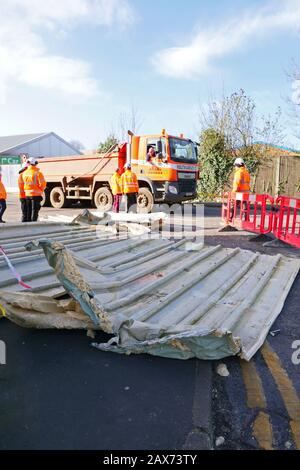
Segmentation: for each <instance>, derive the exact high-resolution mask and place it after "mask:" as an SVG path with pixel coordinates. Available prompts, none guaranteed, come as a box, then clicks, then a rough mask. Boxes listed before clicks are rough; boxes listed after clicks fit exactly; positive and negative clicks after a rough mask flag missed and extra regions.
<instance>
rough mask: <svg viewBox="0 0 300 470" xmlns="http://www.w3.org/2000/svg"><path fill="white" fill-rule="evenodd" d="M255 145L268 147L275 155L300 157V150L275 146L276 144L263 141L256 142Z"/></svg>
mask: <svg viewBox="0 0 300 470" xmlns="http://www.w3.org/2000/svg"><path fill="white" fill-rule="evenodd" d="M254 144H255V145H266V146H268V147H269V149H272V150H273V153H274V154H278V155H279V154H280V155H282V156H284V155H287V156H294V155H295V156H299V155H300V150H296V149H293V148H290V147H284V146H281V145H274V144H268V143H267V142H262V141H257V142H254Z"/></svg>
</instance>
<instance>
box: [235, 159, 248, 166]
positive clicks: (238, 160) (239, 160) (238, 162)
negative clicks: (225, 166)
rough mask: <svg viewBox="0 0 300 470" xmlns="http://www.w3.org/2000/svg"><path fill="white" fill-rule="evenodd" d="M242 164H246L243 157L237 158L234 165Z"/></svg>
mask: <svg viewBox="0 0 300 470" xmlns="http://www.w3.org/2000/svg"><path fill="white" fill-rule="evenodd" d="M241 165H245V162H244V160H243V159H242V158H236V159H235V160H234V166H241Z"/></svg>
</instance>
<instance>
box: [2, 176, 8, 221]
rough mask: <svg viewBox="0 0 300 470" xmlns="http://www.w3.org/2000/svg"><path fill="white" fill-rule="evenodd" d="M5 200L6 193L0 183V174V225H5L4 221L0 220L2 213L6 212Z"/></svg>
mask: <svg viewBox="0 0 300 470" xmlns="http://www.w3.org/2000/svg"><path fill="white" fill-rule="evenodd" d="M6 199H7V193H6V189H5V186H4V184H3V183H2V176H1V174H0V224H5V220H3V219H2V217H3V214H4V212H5V211H6Z"/></svg>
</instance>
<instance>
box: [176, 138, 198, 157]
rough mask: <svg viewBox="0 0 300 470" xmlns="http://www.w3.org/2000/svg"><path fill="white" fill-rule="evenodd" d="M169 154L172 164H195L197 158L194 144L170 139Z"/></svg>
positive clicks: (188, 141)
mask: <svg viewBox="0 0 300 470" xmlns="http://www.w3.org/2000/svg"><path fill="white" fill-rule="evenodd" d="M169 141H170V153H171V159H172V160H174V162H185V163H197V162H198V157H197V153H196V148H195V144H194V142H192V141H190V140H183V139H176V137H170V139H169Z"/></svg>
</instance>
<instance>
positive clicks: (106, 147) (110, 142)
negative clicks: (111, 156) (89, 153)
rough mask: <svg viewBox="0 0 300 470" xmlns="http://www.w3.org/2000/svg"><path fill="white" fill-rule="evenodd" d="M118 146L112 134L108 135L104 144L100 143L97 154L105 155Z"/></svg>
mask: <svg viewBox="0 0 300 470" xmlns="http://www.w3.org/2000/svg"><path fill="white" fill-rule="evenodd" d="M117 144H118V139H117V138H116V136H115V135H114V134H113V133H110V134H109V135H108V136H107V137H106V139H105V141H104V142H100V144H99V145H98V149H97V152H98V153H106V152H109V151H111V150H113V149H114V147H115V146H116V145H117Z"/></svg>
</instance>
